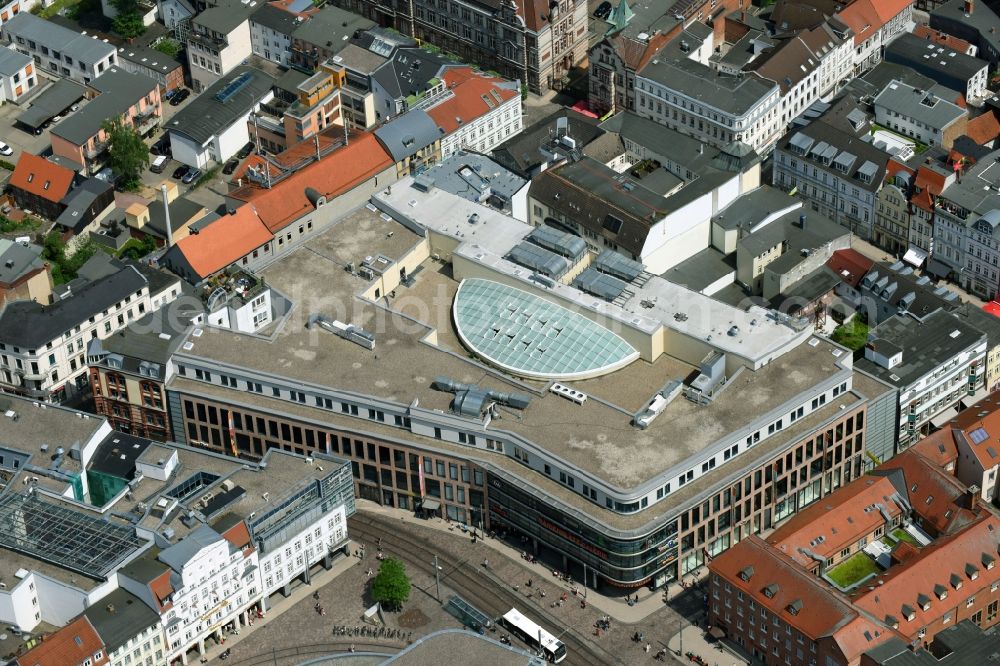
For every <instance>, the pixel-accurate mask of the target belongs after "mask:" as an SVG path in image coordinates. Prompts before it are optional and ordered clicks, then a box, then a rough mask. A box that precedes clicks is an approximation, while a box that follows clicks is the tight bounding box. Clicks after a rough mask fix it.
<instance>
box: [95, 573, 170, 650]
mask: <svg viewBox="0 0 1000 666" xmlns="http://www.w3.org/2000/svg"><path fill="white" fill-rule="evenodd" d="M83 614H84V615H86V616H87V619H88V620H90V624H92V625H93V627H94V629H95V630H96V631H97V634H98V635H99V636H100V637H101V640H103V641H104V649H105V650H106V651H107V652H108V653H112V652H114V651H115V650H117V649H118V648H120V647H121V646H123V645H125V644H126V643H128V642H129V641H130V640H132V639H133V638H135V637H136V636H138V635H139V634H141V633H142V631H143V630H144V629H148V628H150V627H152V626H154V625H156V624H157V623H158V622H159V621H160V616H159V615H158V614H157V613H156V612H155V611H153V609H152V608H150V607H149V606H147V605H146V604H145V603H143V602H142V601H141V600H140V599H139V598H138V597H137V596H135V595H134V594H132V593H131V592H128V591H127V590H124V589H122V588H118V589H116V590H115V591H114V592H112V593H111V594H109V595H107V596H106V597H103V598H102V599H99V600H98V601H95V602H94V604H93V605H92V606H90V608H88V609H87V610H85V611H84V612H83Z"/></svg>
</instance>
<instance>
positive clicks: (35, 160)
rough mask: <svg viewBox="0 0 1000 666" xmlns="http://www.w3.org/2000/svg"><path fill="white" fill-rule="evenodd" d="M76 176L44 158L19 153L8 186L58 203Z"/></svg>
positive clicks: (69, 170)
mask: <svg viewBox="0 0 1000 666" xmlns="http://www.w3.org/2000/svg"><path fill="white" fill-rule="evenodd" d="M75 175H76V172H74V171H73V170H72V169H67V168H66V167H64V166H59V165H58V164H55V163H54V162H50V161H48V160H47V159H45V158H44V157H39V156H38V155H32V154H31V153H21V157H20V158H19V159H18V160H17V166H16V167H15V168H14V173H13V174H12V175H11V177H10V185H11V186H12V187H16V188H18V189H20V190H24V191H25V192H30V193H31V194H34V195H37V196H40V197H42V198H43V199H47V200H49V201H51V202H53V203H59V202H60V201H62V199H63V197H64V196H66V194H67V193H68V192H69V189H70V186H71V185H72V184H73V177H74V176H75Z"/></svg>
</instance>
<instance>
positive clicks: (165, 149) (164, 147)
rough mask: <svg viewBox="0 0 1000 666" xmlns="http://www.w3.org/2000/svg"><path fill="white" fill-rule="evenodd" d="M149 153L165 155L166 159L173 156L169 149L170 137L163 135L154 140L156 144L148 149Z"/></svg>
mask: <svg viewBox="0 0 1000 666" xmlns="http://www.w3.org/2000/svg"><path fill="white" fill-rule="evenodd" d="M149 152H151V153H153V154H154V155H166V156H167V157H172V156H173V151H172V150H171V149H170V137H169V136H167V135H164V136H162V137H160V138H159V139H157V140H156V142H155V143H154V144H153V145H151V146H150V147H149Z"/></svg>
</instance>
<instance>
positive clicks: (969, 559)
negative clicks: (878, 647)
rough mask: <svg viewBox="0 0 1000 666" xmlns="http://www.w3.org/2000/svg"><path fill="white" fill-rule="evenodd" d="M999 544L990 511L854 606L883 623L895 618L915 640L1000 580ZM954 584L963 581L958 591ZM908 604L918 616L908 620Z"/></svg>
mask: <svg viewBox="0 0 1000 666" xmlns="http://www.w3.org/2000/svg"><path fill="white" fill-rule="evenodd" d="M998 546H1000V518H998V517H997V516H994V515H993V514H991V513H984V514H983V516H982V518H981V519H980V520H978V521H977V522H976V523H975V524H973V525H971V526H969V527H966V528H965V529H964V530H962V531H961V532H959V533H957V534H954V535H951V536H947V537H942V538H941V539H939V540H937V541H936V542H934V543H931V544H930V545H929V546H926V547H925V548H923V549H922V550H921V551H920V554H919V556H917V557H911V558H908V559H907V560H906V561H905V562H903V563H901V564H897V565H896V566H894V567H891V568H890V569H889V570H888V571H886V572H885V575H884V576H882V577H880V578H879V579H878V583H877V584H876V585H875V586H874V589H873V590H869V589H867V588H865V589H864V590H863V593H862V594H861V595H859V596H857V597H855V598H854V599H853V602H854V604H855V605H856V606H857V607H858V608H861V609H862V610H864V611H866V612H868V613H871V614H872V615H873V616H875V617H876V618H877V619H879V620H885V618H886V617H887V616H891V617H892V618H895V619H896V620H898V622H899V629H898V631H899V632H900V633H901V634H903V635H904V636H906V637H907V638H908V639H910V640H912V639H914V638H916V637H917V633H918V632H919V630H920V628H921V627H927V626H930V625H934V624H935V623H936V622H938V621H939V620H940V619H941V617H942V616H943V615H944V614H945V613H947V612H948V611H950V610H954V609H955V608H956V607H957V606H959V604H961V603H964V602H965V599H966V598H967V597H969V596H971V595H973V594H975V590H980V589H983V588H988V587H989V586H990V585H991V584H992V583H993V582H995V581H1000V567H997V566H994V565H993V564H992V563H994V562H996V561H997V560H998V559H1000V555H998ZM988 566H989V567H992V568H987V567H988ZM973 570H975V573H972V572H973ZM973 575H975V576H976V578H975V580H973V579H972V576H973ZM953 580H955V581H961V583H962V587H961V589H958V590H956V588H955V587H954V583H953V582H952V581H953ZM935 590H937V591H938V592H940V591H942V590H943V591H945V592H946V593H947V595H948V598H946V599H945V600H940V599H939V598H938V596H937V594H936V593H935ZM921 602H924V604H923V605H922V603H921ZM904 605H905V606H906V609H905V610H906V611H907V612H912V617H913V619H912V620H907V619H906V613H904ZM925 607H926V608H927V610H924V608H925Z"/></svg>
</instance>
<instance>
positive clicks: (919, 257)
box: [903, 246, 927, 268]
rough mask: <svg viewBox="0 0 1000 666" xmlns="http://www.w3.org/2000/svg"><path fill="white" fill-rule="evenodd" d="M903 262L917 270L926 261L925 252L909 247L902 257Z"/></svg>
mask: <svg viewBox="0 0 1000 666" xmlns="http://www.w3.org/2000/svg"><path fill="white" fill-rule="evenodd" d="M903 261H905V262H906V263H908V264H910V265H911V266H914V267H916V268H919V267H920V265H921V264H923V263H924V262H925V261H927V252H925V251H924V250H921V249H920V248H919V247H913V246H910V249H909V250H907V251H906V254H904V255H903Z"/></svg>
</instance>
